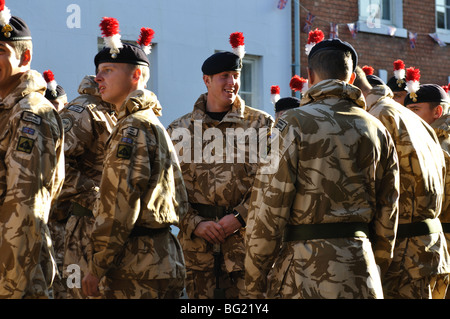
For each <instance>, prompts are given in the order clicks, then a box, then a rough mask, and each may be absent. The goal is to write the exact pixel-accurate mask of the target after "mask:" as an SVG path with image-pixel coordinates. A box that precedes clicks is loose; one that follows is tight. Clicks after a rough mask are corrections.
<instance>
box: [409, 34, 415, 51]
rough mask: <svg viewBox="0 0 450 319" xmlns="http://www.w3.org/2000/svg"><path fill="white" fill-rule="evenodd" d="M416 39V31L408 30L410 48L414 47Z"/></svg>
mask: <svg viewBox="0 0 450 319" xmlns="http://www.w3.org/2000/svg"><path fill="white" fill-rule="evenodd" d="M416 41H417V33H412V32H411V31H409V45H410V46H411V49H414V48H415V47H416Z"/></svg>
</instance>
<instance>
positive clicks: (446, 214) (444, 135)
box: [431, 107, 450, 249]
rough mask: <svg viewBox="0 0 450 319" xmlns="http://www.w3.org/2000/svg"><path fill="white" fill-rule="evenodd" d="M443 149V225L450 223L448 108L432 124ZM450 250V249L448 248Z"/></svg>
mask: <svg viewBox="0 0 450 319" xmlns="http://www.w3.org/2000/svg"><path fill="white" fill-rule="evenodd" d="M431 127H432V128H433V129H434V132H435V133H436V135H437V137H438V139H439V142H440V144H441V147H442V149H443V150H444V156H445V165H446V167H447V172H446V175H445V197H444V202H443V204H442V213H441V215H440V219H441V221H442V222H443V223H450V109H449V108H448V107H447V108H446V109H445V110H444V113H443V115H442V116H441V117H440V118H439V119H437V120H436V121H434V122H433V123H431ZM445 236H446V237H447V246H448V244H449V240H450V233H449V232H446V233H445ZM447 248H449V249H450V247H447Z"/></svg>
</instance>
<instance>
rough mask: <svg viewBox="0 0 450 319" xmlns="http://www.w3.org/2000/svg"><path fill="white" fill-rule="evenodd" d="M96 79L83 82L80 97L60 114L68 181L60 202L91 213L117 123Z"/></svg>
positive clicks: (86, 77)
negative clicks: (108, 142) (76, 204)
mask: <svg viewBox="0 0 450 319" xmlns="http://www.w3.org/2000/svg"><path fill="white" fill-rule="evenodd" d="M94 79H95V77H94V76H85V77H84V78H83V80H82V81H81V83H80V85H79V88H78V93H79V96H78V97H76V98H75V99H74V100H72V101H71V102H70V103H68V104H67V105H66V106H65V107H64V109H63V110H62V111H61V112H60V115H61V119H62V121H63V124H64V133H65V141H64V153H65V158H66V178H65V181H64V186H63V189H62V191H61V194H60V196H59V201H66V200H70V201H72V202H76V203H78V204H79V205H81V206H83V207H85V208H87V209H90V210H92V209H93V208H94V203H95V200H96V198H97V193H98V187H99V185H100V179H101V172H102V169H103V160H104V157H105V155H104V153H105V150H104V149H105V145H106V140H107V139H108V137H109V135H110V134H111V131H112V129H113V127H114V125H115V124H116V122H117V119H116V117H115V115H114V106H113V105H112V104H109V103H106V102H104V101H103V100H102V99H101V97H100V94H99V92H98V86H97V83H96V82H95V81H94Z"/></svg>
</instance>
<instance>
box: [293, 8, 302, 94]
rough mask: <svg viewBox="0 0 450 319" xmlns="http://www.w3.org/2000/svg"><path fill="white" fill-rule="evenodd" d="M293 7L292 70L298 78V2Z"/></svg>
mask: <svg viewBox="0 0 450 319" xmlns="http://www.w3.org/2000/svg"><path fill="white" fill-rule="evenodd" d="M293 5H294V17H293V19H294V43H293V45H294V61H293V65H292V66H293V67H294V68H293V70H294V74H293V75H292V76H294V75H295V74H297V75H299V76H300V0H293ZM295 96H296V97H297V98H300V92H298V91H297V92H295Z"/></svg>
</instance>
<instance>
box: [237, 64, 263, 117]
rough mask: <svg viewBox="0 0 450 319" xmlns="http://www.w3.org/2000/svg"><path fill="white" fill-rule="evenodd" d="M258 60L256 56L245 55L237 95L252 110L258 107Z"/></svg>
mask: <svg viewBox="0 0 450 319" xmlns="http://www.w3.org/2000/svg"><path fill="white" fill-rule="evenodd" d="M259 60H260V58H259V57H257V56H251V55H246V56H245V57H244V59H243V60H242V71H241V88H240V90H239V95H240V96H241V98H242V99H244V101H245V104H246V105H248V106H251V107H254V108H258V107H259V105H260V102H261V101H260V100H259V96H260V94H259V87H260V83H259V80H258V79H259V78H260V77H259V76H258V69H259Z"/></svg>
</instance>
